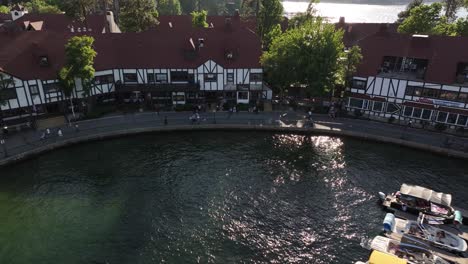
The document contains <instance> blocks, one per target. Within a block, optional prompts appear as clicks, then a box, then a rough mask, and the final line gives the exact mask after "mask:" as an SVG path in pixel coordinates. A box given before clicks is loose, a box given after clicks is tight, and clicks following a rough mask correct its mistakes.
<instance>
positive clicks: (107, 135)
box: [0, 124, 468, 166]
mask: <svg viewBox="0 0 468 264" xmlns="http://www.w3.org/2000/svg"><path fill="white" fill-rule="evenodd" d="M176 131H265V132H277V133H298V134H314V135H327V136H336V137H350V138H356V139H361V140H368V141H373V142H380V143H387V144H394V145H399V146H403V147H408V148H413V149H417V150H423V151H430V152H432V153H436V154H439V155H443V156H448V157H455V158H461V159H468V153H465V152H461V151H456V150H450V149H446V148H441V147H436V146H433V145H428V144H422V143H417V142H413V141H408V140H403V139H397V138H390V137H385V136H379V135H373V134H369V133H363V132H357V131H346V130H330V129H318V128H298V127H277V126H269V125H263V126H258V125H256V126H254V125H226V124H224V125H221V124H219V125H215V124H213V125H195V126H190V125H171V126H162V127H151V128H132V129H124V130H117V131H109V132H104V133H96V134H93V135H86V136H80V137H76V138H72V139H67V140H63V141H59V142H55V143H50V144H47V145H44V146H40V147H37V148H34V149H32V150H30V151H26V152H24V153H21V154H18V155H14V156H10V157H7V158H5V159H3V160H0V166H5V165H9V164H13V163H16V162H19V161H22V160H26V159H29V158H33V157H35V156H38V155H40V154H43V153H46V152H49V151H53V150H55V149H59V148H64V147H68V146H73V145H77V144H80V143H85V142H92V141H100V140H105V139H113V138H120V137H126V136H130V135H138V134H149V133H158V132H176Z"/></svg>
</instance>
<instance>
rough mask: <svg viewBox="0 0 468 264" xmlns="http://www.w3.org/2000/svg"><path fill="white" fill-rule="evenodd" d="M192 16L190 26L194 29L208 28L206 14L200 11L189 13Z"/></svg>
mask: <svg viewBox="0 0 468 264" xmlns="http://www.w3.org/2000/svg"><path fill="white" fill-rule="evenodd" d="M190 14H191V15H192V25H193V26H194V27H201V28H206V27H208V22H206V16H207V14H208V12H206V11H205V10H202V11H200V12H197V11H193V12H192V13H190Z"/></svg>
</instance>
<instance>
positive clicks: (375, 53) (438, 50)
mask: <svg viewBox="0 0 468 264" xmlns="http://www.w3.org/2000/svg"><path fill="white" fill-rule="evenodd" d="M358 44H359V46H360V47H361V49H362V54H363V61H362V63H361V64H360V66H359V67H358V71H357V75H359V76H361V77H367V76H375V75H376V74H377V73H378V70H379V69H380V67H381V64H382V61H383V57H384V56H396V57H412V58H419V59H427V60H429V64H428V66H427V70H426V75H425V76H426V78H425V81H426V82H434V83H442V84H453V83H455V77H456V76H455V74H456V70H457V64H458V63H459V62H468V52H467V50H466V48H467V47H468V38H467V37H447V36H430V37H427V38H419V37H413V36H411V35H404V34H398V33H388V32H387V33H382V32H378V33H376V34H373V35H371V36H368V37H366V38H364V39H362V40H360V41H359V42H358Z"/></svg>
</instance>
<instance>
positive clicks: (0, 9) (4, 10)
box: [0, 5, 10, 14]
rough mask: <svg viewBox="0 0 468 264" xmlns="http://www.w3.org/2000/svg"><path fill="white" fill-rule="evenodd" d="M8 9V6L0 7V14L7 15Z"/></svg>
mask: <svg viewBox="0 0 468 264" xmlns="http://www.w3.org/2000/svg"><path fill="white" fill-rule="evenodd" d="M9 13H10V8H9V7H8V6H4V5H0V14H9Z"/></svg>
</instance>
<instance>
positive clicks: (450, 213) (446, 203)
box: [379, 184, 463, 224]
mask: <svg viewBox="0 0 468 264" xmlns="http://www.w3.org/2000/svg"><path fill="white" fill-rule="evenodd" d="M379 197H380V199H381V200H382V205H383V206H384V207H385V208H386V209H388V210H389V211H391V212H394V211H395V210H400V211H403V212H406V213H411V214H415V215H418V214H419V213H424V214H427V215H431V216H435V217H438V218H439V219H441V221H442V222H443V223H444V224H449V223H455V224H462V223H463V216H462V214H461V212H459V211H456V210H455V209H454V208H453V207H452V206H451V203H452V195H450V194H446V193H441V192H435V191H433V190H431V189H428V188H424V187H421V186H417V185H409V184H402V185H401V188H400V191H398V192H396V193H392V194H389V195H385V194H384V193H382V192H379Z"/></svg>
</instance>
